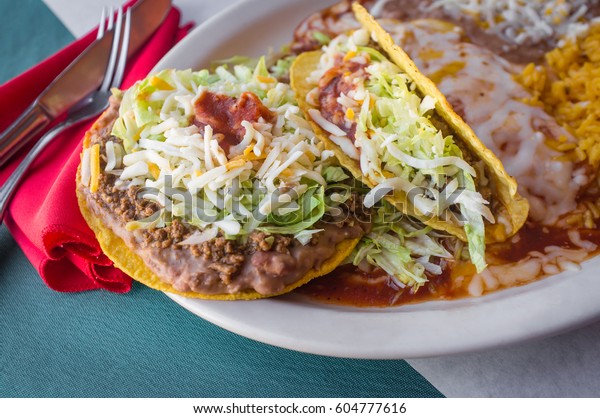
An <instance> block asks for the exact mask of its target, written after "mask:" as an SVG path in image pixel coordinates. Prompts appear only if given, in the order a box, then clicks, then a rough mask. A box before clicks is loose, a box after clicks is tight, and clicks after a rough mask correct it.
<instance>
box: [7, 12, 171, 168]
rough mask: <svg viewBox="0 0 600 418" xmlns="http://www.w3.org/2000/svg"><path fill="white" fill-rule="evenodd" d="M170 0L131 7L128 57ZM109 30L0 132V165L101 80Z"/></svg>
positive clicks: (159, 20) (162, 15) (161, 17)
mask: <svg viewBox="0 0 600 418" xmlns="http://www.w3.org/2000/svg"><path fill="white" fill-rule="evenodd" d="M170 7H171V0H140V1H138V2H137V3H136V4H135V5H134V6H132V8H131V34H130V40H129V53H128V56H129V57H131V56H132V55H133V54H134V53H135V52H137V51H138V49H139V48H140V47H141V46H142V45H143V44H144V43H145V42H146V41H147V40H148V38H149V37H150V35H152V34H153V33H154V31H155V30H156V29H157V28H158V27H159V26H160V24H161V23H162V21H163V20H164V19H165V17H166V16H167V13H168V11H169V9H170ZM112 35H113V34H112V31H111V32H110V33H107V34H106V35H105V36H104V37H102V38H100V39H98V40H96V41H94V42H93V43H92V44H91V45H90V46H89V47H87V48H86V50H85V51H83V52H82V53H81V54H80V55H79V56H78V57H77V58H76V59H75V61H73V62H72V63H71V64H69V66H68V67H67V68H65V69H64V70H63V72H62V73H60V74H59V75H58V77H56V78H55V79H54V81H53V82H52V84H50V85H49V86H48V87H47V88H46V89H45V90H44V91H43V92H42V94H40V95H39V96H38V98H37V99H36V100H35V101H34V102H33V103H32V104H31V105H30V106H29V107H28V108H27V110H26V111H25V112H24V113H23V114H22V115H21V116H19V118H18V119H17V120H16V121H15V122H14V123H13V124H12V125H11V126H9V127H8V128H7V129H6V130H5V131H4V132H3V133H2V134H1V135H0V167H2V166H3V165H4V164H5V163H6V162H7V161H8V159H9V158H11V157H12V156H13V155H14V154H15V153H16V152H17V151H19V150H20V149H21V148H22V147H23V146H25V145H26V144H27V143H29V142H30V141H31V140H33V139H35V138H37V136H38V135H39V134H40V133H41V132H42V131H43V130H44V129H45V128H46V127H47V126H48V125H49V124H50V122H52V121H53V120H54V119H56V118H58V117H60V116H61V115H62V114H63V113H64V112H65V111H66V110H67V109H68V108H69V107H70V106H72V105H73V104H75V103H77V102H79V101H80V100H81V99H83V98H84V97H86V96H87V95H88V94H89V93H91V92H92V91H94V90H95V89H97V88H98V87H99V86H100V83H102V79H103V78H104V71H105V69H106V65H107V64H108V57H109V53H110V47H111V44H112V37H113V36H112Z"/></svg>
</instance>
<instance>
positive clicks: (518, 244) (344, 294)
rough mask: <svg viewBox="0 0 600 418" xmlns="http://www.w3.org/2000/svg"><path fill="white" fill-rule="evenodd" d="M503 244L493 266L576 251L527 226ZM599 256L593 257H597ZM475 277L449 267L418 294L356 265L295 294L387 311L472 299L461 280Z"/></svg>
mask: <svg viewBox="0 0 600 418" xmlns="http://www.w3.org/2000/svg"><path fill="white" fill-rule="evenodd" d="M578 231H579V233H580V235H581V239H582V240H586V241H590V242H592V243H594V244H596V245H598V246H599V247H600V230H596V229H579V230H578ZM516 236H517V237H518V238H513V239H509V240H508V241H506V242H504V243H499V244H493V245H489V246H488V249H487V252H486V253H487V257H488V259H489V261H490V264H493V265H499V264H504V263H510V262H516V261H519V260H523V259H525V258H527V257H528V254H529V253H530V252H533V251H539V252H544V248H546V247H548V246H558V247H561V248H564V249H574V248H577V247H576V246H575V245H574V244H573V243H572V242H571V240H570V239H569V236H568V231H567V230H565V229H561V228H553V227H544V226H541V225H537V224H533V223H528V224H526V225H525V226H524V227H523V228H522V229H521V230H520V231H519V232H518V233H517V235H516ZM597 253H598V250H596V252H594V253H592V254H590V256H593V255H596V254H597ZM474 273H475V271H474V268H473V266H472V265H471V264H470V263H460V264H458V265H454V266H446V267H445V268H444V269H443V272H442V274H441V275H439V276H429V281H428V282H427V283H426V284H425V285H423V286H422V287H421V288H420V289H419V290H418V291H417V292H416V293H414V292H412V291H411V289H410V288H404V289H401V288H399V287H398V286H397V285H396V284H395V283H394V282H393V281H392V280H391V278H390V277H389V276H388V275H387V274H386V273H385V272H384V271H383V270H380V269H379V270H376V271H374V272H371V273H366V272H363V271H361V270H360V269H358V267H355V266H353V265H351V264H350V265H344V266H340V267H338V268H337V269H335V270H334V271H333V272H331V273H329V274H328V275H326V276H323V277H320V278H317V279H315V280H312V281H311V282H309V283H308V284H306V285H304V286H303V287H301V288H299V289H298V290H296V292H297V293H300V294H303V295H306V296H309V297H311V298H312V299H315V300H317V301H320V302H324V303H331V304H339V305H350V306H358V307H388V306H398V305H405V304H410V303H419V302H426V301H434V300H449V299H458V298H462V297H468V296H470V295H469V294H468V292H467V289H466V288H465V287H464V286H461V284H462V283H461V282H462V281H461V280H456V278H457V277H459V276H472V275H473V274H474Z"/></svg>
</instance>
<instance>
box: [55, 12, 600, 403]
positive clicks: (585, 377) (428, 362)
mask: <svg viewBox="0 0 600 418" xmlns="http://www.w3.org/2000/svg"><path fill="white" fill-rule="evenodd" d="M43 1H44V2H45V3H46V4H47V5H48V7H49V8H50V9H51V10H52V11H53V12H54V13H55V14H56V15H57V16H58V18H59V19H60V20H61V21H62V22H63V23H64V24H65V26H66V27H67V28H68V29H69V30H70V31H71V33H73V35H74V36H76V37H79V36H81V35H83V34H85V33H87V32H88V31H89V30H90V29H91V28H92V27H93V26H95V25H96V24H97V19H98V16H100V12H101V10H102V7H103V6H105V5H120V4H122V3H124V2H123V1H120V0H77V1H73V0H43ZM264 1H276V0H264ZM235 3H236V1H235V0H216V1H215V0H212V1H211V0H174V4H175V5H176V6H178V7H179V8H180V10H181V12H182V22H187V21H192V20H193V21H194V22H196V24H200V23H201V22H202V21H203V20H205V19H207V18H209V17H210V16H212V15H214V14H215V13H218V12H219V11H221V10H223V9H225V8H227V7H229V6H231V5H233V4H235ZM599 303H600V302H599ZM599 353H600V323H596V324H593V325H590V326H587V327H584V328H581V329H578V330H575V331H572V332H569V333H566V334H562V335H560V336H556V337H552V338H546V339H543V340H539V341H530V342H525V343H522V344H518V345H513V346H510V347H504V348H498V349H494V350H487V351H484V352H479V353H469V354H462V355H454V356H445V357H437V358H430V359H419V360H409V361H408V362H409V364H411V365H412V366H413V367H414V368H415V369H416V370H417V371H418V372H419V373H421V374H422V375H423V376H424V377H425V378H427V379H428V380H429V381H430V382H431V383H432V384H433V385H434V386H435V387H436V388H438V389H439V390H440V391H441V392H442V393H443V394H444V395H446V396H448V397H579V396H583V397H600V355H599Z"/></svg>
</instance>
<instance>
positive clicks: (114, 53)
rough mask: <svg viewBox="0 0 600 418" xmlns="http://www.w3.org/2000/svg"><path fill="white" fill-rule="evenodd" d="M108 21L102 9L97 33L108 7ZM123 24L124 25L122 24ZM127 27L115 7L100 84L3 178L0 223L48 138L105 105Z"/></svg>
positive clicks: (117, 75) (120, 67)
mask: <svg viewBox="0 0 600 418" xmlns="http://www.w3.org/2000/svg"><path fill="white" fill-rule="evenodd" d="M108 14H109V17H108V25H107V27H106V28H105V26H104V25H105V20H106V19H105V11H104V10H103V11H102V18H101V22H100V26H99V29H98V37H102V36H103V35H104V31H105V30H112V29H113V15H114V13H112V9H111V11H110V12H109V13H108ZM123 26H125V27H124V28H123ZM130 31H131V13H130V11H129V10H127V12H126V14H125V24H124V25H123V9H121V8H119V10H118V12H117V18H116V21H115V22H114V35H113V41H112V46H111V50H110V57H109V60H108V65H107V67H106V71H105V72H104V79H103V81H102V85H101V86H100V87H99V88H98V90H96V91H94V92H92V93H90V94H89V95H88V96H87V97H85V98H84V99H82V100H81V101H80V102H78V103H76V104H75V105H73V106H72V107H71V108H70V109H69V110H68V112H67V117H66V119H65V120H64V121H63V122H62V123H60V124H58V125H56V126H55V127H54V128H52V129H51V130H49V131H48V132H47V133H46V134H45V135H44V136H43V137H42V138H40V140H39V141H38V142H37V143H36V144H35V145H34V146H33V148H31V151H29V153H28V154H27V155H26V156H25V158H24V159H23V161H21V163H20V164H19V165H18V166H17V168H16V169H15V171H14V172H13V173H12V174H11V176H10V177H9V178H8V179H7V180H6V183H4V185H3V186H2V188H0V224H2V220H3V219H4V215H5V214H6V209H7V208H8V205H9V203H10V201H11V199H12V197H13V196H14V193H15V191H16V190H17V187H18V186H19V184H20V183H21V180H22V179H23V177H24V175H25V174H26V173H27V170H28V168H29V166H30V165H31V164H32V163H33V161H35V159H36V158H37V156H38V155H39V154H40V153H41V152H42V151H43V150H44V148H46V146H47V145H48V144H49V143H50V142H52V140H53V139H54V138H56V136H57V135H58V134H60V133H61V132H63V131H64V130H65V129H67V128H70V127H71V126H73V125H75V124H77V123H80V122H83V121H85V120H88V119H91V118H92V117H94V116H98V115H99V114H100V113H102V112H103V111H104V110H105V109H106V108H107V107H108V99H109V97H110V94H111V93H110V89H111V88H112V87H118V86H120V85H121V81H123V74H124V72H125V64H126V62H127V48H128V46H129V33H130Z"/></svg>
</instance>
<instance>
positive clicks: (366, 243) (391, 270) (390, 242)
mask: <svg viewBox="0 0 600 418" xmlns="http://www.w3.org/2000/svg"><path fill="white" fill-rule="evenodd" d="M372 221H373V225H372V230H371V232H370V233H369V234H367V235H366V236H365V237H364V238H362V239H361V241H360V242H359V243H358V245H357V246H356V248H355V249H354V252H353V253H352V255H351V256H350V261H351V262H352V263H353V264H354V265H356V266H360V265H361V264H363V263H365V262H366V263H368V264H370V265H372V266H374V267H379V268H381V269H383V270H384V271H385V272H386V273H387V274H389V275H390V277H392V279H393V280H394V282H395V283H396V284H397V285H398V286H400V287H406V286H409V287H412V288H413V289H415V290H416V289H417V288H419V287H420V286H422V285H423V284H425V283H426V282H427V280H428V279H427V276H426V274H425V273H426V271H427V267H429V268H430V270H432V271H430V273H432V274H439V271H437V270H436V271H433V269H432V267H430V266H437V264H433V263H431V261H430V257H437V258H450V257H451V256H452V255H451V254H450V253H449V252H448V251H447V250H446V249H445V248H444V246H443V245H442V243H441V241H440V239H439V238H440V237H439V236H437V235H436V234H435V233H433V232H432V230H431V228H429V227H426V226H424V225H423V224H421V223H419V222H416V221H413V220H410V219H409V218H408V217H407V216H405V215H403V214H401V213H399V212H398V211H397V210H395V208H394V207H393V206H392V205H391V204H389V203H387V202H384V203H383V204H382V205H381V206H380V207H379V208H378V209H377V211H376V212H375V213H374V218H373V220H372ZM425 264H427V267H426V265H425Z"/></svg>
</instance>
